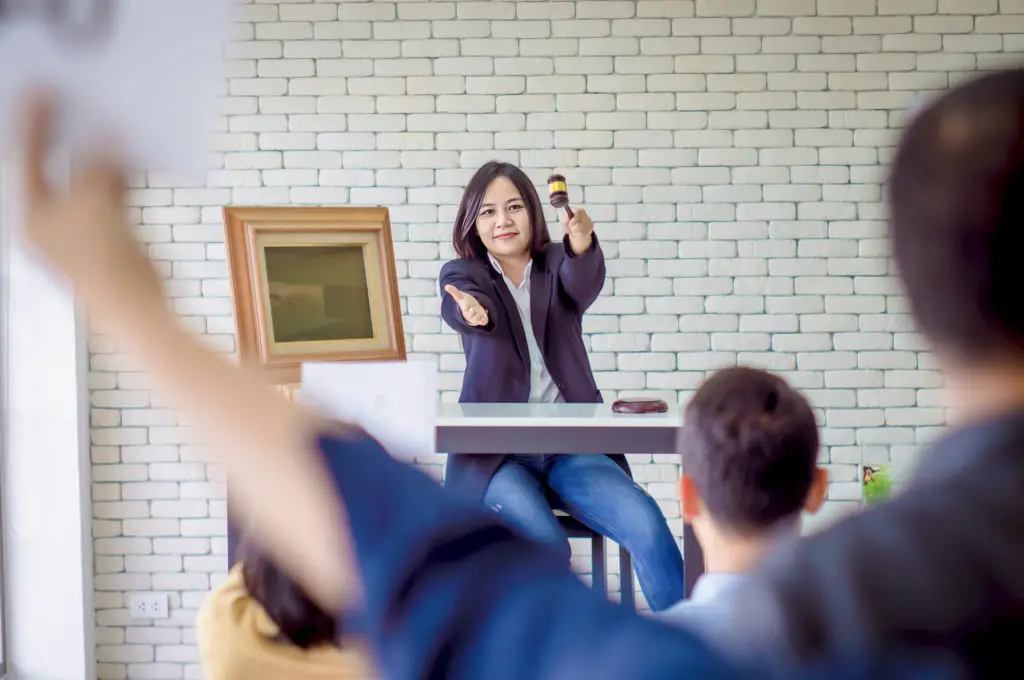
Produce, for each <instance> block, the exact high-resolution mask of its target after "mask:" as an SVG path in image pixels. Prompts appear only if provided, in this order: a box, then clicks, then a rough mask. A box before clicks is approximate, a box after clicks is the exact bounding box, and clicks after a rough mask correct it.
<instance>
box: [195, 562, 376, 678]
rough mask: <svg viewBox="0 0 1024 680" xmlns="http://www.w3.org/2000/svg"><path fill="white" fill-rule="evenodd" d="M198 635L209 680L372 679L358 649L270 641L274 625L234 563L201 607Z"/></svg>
mask: <svg viewBox="0 0 1024 680" xmlns="http://www.w3.org/2000/svg"><path fill="white" fill-rule="evenodd" d="M196 634H197V638H198V644H199V651H200V654H201V656H202V662H203V670H204V671H205V674H206V678H207V680H328V679H330V680H374V679H375V678H376V677H377V674H376V673H375V672H374V671H373V670H372V666H371V665H370V662H369V655H368V654H365V653H363V651H362V650H360V649H358V648H357V647H353V648H345V649H341V648H338V647H335V646H324V647H317V648H314V649H300V648H298V647H295V646H292V645H289V644H287V643H283V642H278V641H276V640H275V639H274V637H275V636H276V635H277V626H276V625H275V624H274V623H273V622H272V621H271V620H270V617H268V616H267V614H266V612H265V611H264V610H263V608H262V607H261V606H260V605H259V604H258V603H257V602H256V601H255V600H253V599H252V598H251V597H249V594H248V593H247V592H246V590H245V585H244V584H243V581H242V573H241V566H240V565H236V567H235V568H234V569H232V570H231V573H230V574H229V575H228V579H227V581H225V582H224V583H223V584H222V585H221V586H220V587H219V588H217V589H216V590H214V591H213V592H212V593H210V596H209V597H207V598H206V600H205V601H204V602H203V605H202V606H201V607H200V609H199V616H198V618H197V620H196Z"/></svg>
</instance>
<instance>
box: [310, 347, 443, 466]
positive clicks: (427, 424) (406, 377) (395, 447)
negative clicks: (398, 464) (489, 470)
mask: <svg viewBox="0 0 1024 680" xmlns="http://www.w3.org/2000/svg"><path fill="white" fill-rule="evenodd" d="M298 399H299V401H300V402H301V403H303V404H307V405H309V406H311V407H313V408H316V409H319V410H320V411H321V412H322V413H324V414H325V415H327V416H329V417H334V418H338V419H343V420H348V421H351V422H355V423H358V424H359V425H361V426H362V427H363V428H365V429H366V431H367V432H369V433H370V434H371V435H373V436H374V437H376V438H377V439H378V440H379V441H380V443H381V444H383V445H384V447H385V448H387V449H388V450H389V451H390V452H391V454H392V456H394V457H395V458H397V459H399V460H402V461H405V462H409V463H411V462H412V461H413V459H414V458H416V457H417V456H423V455H426V454H431V453H434V447H435V441H436V440H435V434H434V433H435V428H436V422H437V366H435V365H434V364H433V363H432V362H429V361H389V362H380V363H361V362H358V363H307V364H303V365H302V388H301V389H300V391H299V394H298Z"/></svg>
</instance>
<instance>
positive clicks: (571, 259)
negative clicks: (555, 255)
mask: <svg viewBox="0 0 1024 680" xmlns="http://www.w3.org/2000/svg"><path fill="white" fill-rule="evenodd" d="M562 247H563V248H564V249H565V257H564V258H563V259H562V263H561V264H560V265H559V267H558V283H559V285H560V287H561V289H562V290H563V291H564V292H565V293H566V295H568V296H569V299H570V300H572V303H573V305H575V307H576V311H578V312H579V313H580V314H582V313H584V312H586V311H587V310H588V309H589V308H590V305H592V304H594V301H595V300H597V296H598V295H600V294H601V289H603V288H604V280H605V262H604V251H603V250H602V249H601V244H600V242H599V241H598V238H597V234H594V237H593V242H592V243H591V244H590V249H589V250H587V251H585V252H583V253H580V254H579V255H577V254H575V253H573V251H572V247H571V246H570V245H569V237H568V236H564V237H563V238H562Z"/></svg>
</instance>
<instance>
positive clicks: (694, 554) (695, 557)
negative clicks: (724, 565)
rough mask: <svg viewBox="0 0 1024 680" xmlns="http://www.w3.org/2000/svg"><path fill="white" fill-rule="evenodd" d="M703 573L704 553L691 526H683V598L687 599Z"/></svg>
mask: <svg viewBox="0 0 1024 680" xmlns="http://www.w3.org/2000/svg"><path fill="white" fill-rule="evenodd" d="M703 573H704V551H702V550H701V549H700V543H698V542H697V534H696V532H694V530H693V525H692V524H684V525H683V597H684V598H686V599H689V597H690V595H691V594H693V586H694V585H695V584H696V583H697V579H698V578H700V576H701V574H703Z"/></svg>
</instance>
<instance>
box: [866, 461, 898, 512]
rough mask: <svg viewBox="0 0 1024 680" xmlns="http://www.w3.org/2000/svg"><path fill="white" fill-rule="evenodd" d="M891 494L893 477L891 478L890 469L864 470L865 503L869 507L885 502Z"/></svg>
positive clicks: (867, 468)
mask: <svg viewBox="0 0 1024 680" xmlns="http://www.w3.org/2000/svg"><path fill="white" fill-rule="evenodd" d="M891 493H892V477H890V476H889V468H888V467H884V466H883V467H881V468H878V469H877V470H875V469H873V468H869V467H865V468H864V501H865V502H866V503H867V504H868V505H873V504H875V503H880V502H882V501H884V500H885V499H886V498H888V497H889V496H890V494H891Z"/></svg>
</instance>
